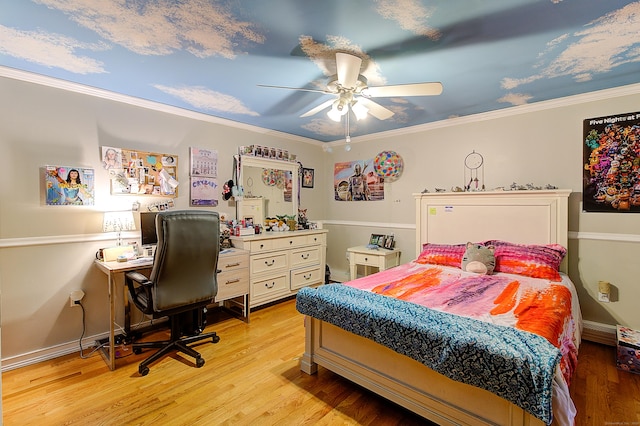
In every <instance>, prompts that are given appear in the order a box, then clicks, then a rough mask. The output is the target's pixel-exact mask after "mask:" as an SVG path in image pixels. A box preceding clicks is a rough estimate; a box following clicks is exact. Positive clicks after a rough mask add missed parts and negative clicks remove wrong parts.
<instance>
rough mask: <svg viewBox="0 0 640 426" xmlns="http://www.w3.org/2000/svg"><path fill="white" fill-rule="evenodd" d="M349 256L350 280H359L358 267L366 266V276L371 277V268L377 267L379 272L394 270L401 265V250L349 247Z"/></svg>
mask: <svg viewBox="0 0 640 426" xmlns="http://www.w3.org/2000/svg"><path fill="white" fill-rule="evenodd" d="M347 253H348V255H349V270H350V273H351V277H350V279H352V280H355V279H356V278H358V265H363V266H364V274H365V275H369V267H371V266H373V267H377V268H378V271H384V270H385V269H389V268H393V267H394V266H398V265H399V264H400V250H398V249H392V250H387V249H384V248H380V249H378V250H375V249H369V248H367V246H358V247H349V248H348V249H347Z"/></svg>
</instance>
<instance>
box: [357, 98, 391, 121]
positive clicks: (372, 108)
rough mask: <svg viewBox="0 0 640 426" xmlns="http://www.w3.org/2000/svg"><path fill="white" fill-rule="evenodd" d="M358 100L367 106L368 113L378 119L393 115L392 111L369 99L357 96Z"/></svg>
mask: <svg viewBox="0 0 640 426" xmlns="http://www.w3.org/2000/svg"><path fill="white" fill-rule="evenodd" d="M358 102H362V105H364V106H365V107H367V109H368V110H369V114H371V115H373V116H374V117H375V118H377V119H378V120H386V119H387V118H391V116H393V111H391V110H388V109H386V108H385V107H383V106H382V105H380V104H377V103H375V102H373V101H372V100H371V99H367V98H363V97H359V98H358Z"/></svg>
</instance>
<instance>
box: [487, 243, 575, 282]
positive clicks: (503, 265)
mask: <svg viewBox="0 0 640 426" xmlns="http://www.w3.org/2000/svg"><path fill="white" fill-rule="evenodd" d="M484 244H485V245H492V246H494V247H495V257H496V267H495V272H505V273H507V274H517V275H525V276H528V277H533V278H543V279H547V280H550V281H561V280H562V278H561V277H560V274H559V273H558V270H559V269H560V263H562V259H564V256H565V255H566V254H567V250H566V249H565V248H564V247H562V246H561V245H560V244H547V245H537V244H515V243H510V242H507V241H500V240H489V241H485V242H484Z"/></svg>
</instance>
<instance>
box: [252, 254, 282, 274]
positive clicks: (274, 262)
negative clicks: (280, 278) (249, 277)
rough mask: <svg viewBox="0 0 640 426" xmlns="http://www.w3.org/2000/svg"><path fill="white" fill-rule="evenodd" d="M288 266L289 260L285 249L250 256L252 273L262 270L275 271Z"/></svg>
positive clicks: (258, 272)
mask: <svg viewBox="0 0 640 426" xmlns="http://www.w3.org/2000/svg"><path fill="white" fill-rule="evenodd" d="M288 266H289V262H288V261H287V252H286V251H279V252H275V253H269V254H261V255H258V256H251V273H252V274H261V273H264V272H272V271H276V270H278V269H287V268H288Z"/></svg>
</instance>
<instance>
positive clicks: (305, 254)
mask: <svg viewBox="0 0 640 426" xmlns="http://www.w3.org/2000/svg"><path fill="white" fill-rule="evenodd" d="M300 257H301V258H303V259H305V260H307V259H308V258H309V253H304V254H301V255H300Z"/></svg>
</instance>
